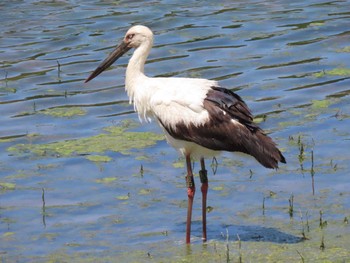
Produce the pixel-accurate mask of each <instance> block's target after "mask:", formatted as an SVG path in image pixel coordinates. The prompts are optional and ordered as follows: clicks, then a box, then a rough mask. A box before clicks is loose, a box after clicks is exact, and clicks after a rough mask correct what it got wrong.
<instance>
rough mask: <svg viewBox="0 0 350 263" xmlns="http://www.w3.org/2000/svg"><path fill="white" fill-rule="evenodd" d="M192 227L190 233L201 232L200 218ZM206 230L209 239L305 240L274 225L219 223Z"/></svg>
mask: <svg viewBox="0 0 350 263" xmlns="http://www.w3.org/2000/svg"><path fill="white" fill-rule="evenodd" d="M179 227H180V226H179ZM192 228H193V230H192V234H194V235H198V234H201V233H202V222H201V221H200V220H196V221H193V222H192ZM183 229H184V224H181V229H179V230H178V231H179V232H181V231H183ZM207 231H208V238H209V240H211V239H213V240H217V241H246V242H272V243H277V244H295V243H299V242H302V241H304V240H305V238H303V237H300V236H296V235H292V234H289V233H286V232H283V231H281V230H278V229H277V228H274V227H264V226H257V225H251V226H248V225H234V224H230V225H221V227H220V228H219V227H215V226H214V225H211V226H210V228H208V229H207ZM218 233H220V234H218ZM195 239H197V237H195ZM199 239H200V238H199Z"/></svg>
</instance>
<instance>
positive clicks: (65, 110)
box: [38, 107, 86, 118]
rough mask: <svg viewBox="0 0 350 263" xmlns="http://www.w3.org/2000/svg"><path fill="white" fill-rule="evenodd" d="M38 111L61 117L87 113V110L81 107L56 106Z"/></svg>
mask: <svg viewBox="0 0 350 263" xmlns="http://www.w3.org/2000/svg"><path fill="white" fill-rule="evenodd" d="M38 113H41V114H45V115H50V116H53V117H59V118H62V117H64V118H71V117H73V116H82V115H85V114H86V111H85V110H83V109H82V108H80V107H56V108H49V109H45V110H41V111H39V112H38Z"/></svg>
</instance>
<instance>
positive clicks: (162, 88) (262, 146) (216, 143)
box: [86, 25, 285, 243]
mask: <svg viewBox="0 0 350 263" xmlns="http://www.w3.org/2000/svg"><path fill="white" fill-rule="evenodd" d="M152 45H153V33H152V31H151V30H150V29H149V28H147V27H145V26H140V25H139V26H134V27H132V28H130V29H129V30H128V32H127V33H126V35H125V38H124V39H123V42H122V43H121V44H120V45H119V46H118V47H117V48H116V49H115V50H114V51H113V52H112V53H111V54H110V55H109V56H108V57H107V58H106V59H105V60H104V61H103V62H102V63H101V64H100V65H99V66H98V68H97V69H96V70H95V71H94V72H93V73H92V74H91V75H90V76H89V77H88V78H87V80H86V82H87V81H89V80H91V79H93V78H94V77H96V76H97V75H99V74H100V73H101V72H102V71H104V70H105V69H107V68H108V67H109V66H110V65H112V64H113V62H114V61H116V60H117V59H118V58H119V57H120V56H122V55H123V54H124V53H126V52H127V51H128V50H130V49H131V48H135V51H134V53H133V55H132V57H131V59H130V61H129V64H128V67H127V70H126V80H125V88H126V91H127V93H128V96H129V98H130V102H133V103H134V107H135V110H136V111H137V112H138V114H139V118H140V120H141V121H147V122H148V121H150V120H151V119H155V120H157V121H158V123H159V125H160V126H161V127H162V129H163V130H164V132H165V135H166V139H167V141H168V142H169V143H170V144H171V145H172V146H173V147H174V148H176V149H177V150H179V151H180V152H181V153H182V154H183V155H184V156H185V157H186V164H187V177H186V180H187V187H188V198H189V199H188V200H189V202H188V212H187V228H186V242H187V243H189V242H190V230H191V229H190V227H191V216H192V204H193V197H194V193H195V186H194V180H193V174H192V167H191V157H196V158H200V161H201V170H200V177H201V182H202V188H201V190H202V195H203V203H202V215H203V239H204V240H206V212H205V211H206V194H207V189H208V180H207V175H206V170H205V165H204V157H207V156H213V155H216V154H217V153H218V152H220V151H230V152H236V151H239V152H243V153H246V154H249V155H252V156H253V157H255V158H256V159H257V160H258V161H259V162H260V163H261V164H262V165H263V166H265V167H267V168H277V167H278V162H285V159H284V157H283V155H282V154H281V152H280V151H279V150H278V149H277V147H276V145H275V143H274V142H273V141H272V139H271V138H270V137H268V136H267V135H265V134H264V132H263V131H262V130H261V129H260V128H259V127H258V126H257V125H256V124H254V123H253V117H252V114H251V112H250V110H249V108H248V107H247V105H246V104H245V103H244V101H243V100H242V99H241V98H240V97H239V96H238V95H237V94H235V93H233V92H232V91H230V90H227V89H224V88H221V87H220V85H219V83H218V82H216V81H212V80H207V79H194V78H150V77H147V76H146V75H145V74H144V65H145V62H146V59H147V57H148V54H149V52H150V50H151V47H152Z"/></svg>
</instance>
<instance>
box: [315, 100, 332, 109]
mask: <svg viewBox="0 0 350 263" xmlns="http://www.w3.org/2000/svg"><path fill="white" fill-rule="evenodd" d="M329 105H331V101H330V100H328V99H325V100H312V106H311V107H312V109H314V110H317V109H322V108H328V107H329Z"/></svg>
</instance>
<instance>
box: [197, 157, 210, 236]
mask: <svg viewBox="0 0 350 263" xmlns="http://www.w3.org/2000/svg"><path fill="white" fill-rule="evenodd" d="M199 177H200V179H201V183H202V186H201V191H202V224H203V237H202V239H203V241H207V193H208V176H207V170H205V163H204V158H201V170H200V171H199Z"/></svg>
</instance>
